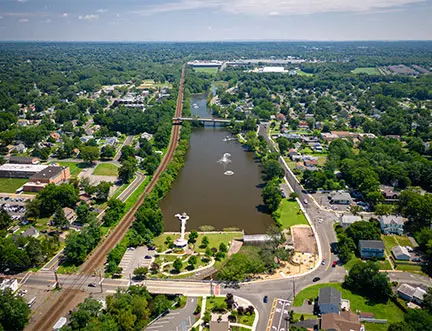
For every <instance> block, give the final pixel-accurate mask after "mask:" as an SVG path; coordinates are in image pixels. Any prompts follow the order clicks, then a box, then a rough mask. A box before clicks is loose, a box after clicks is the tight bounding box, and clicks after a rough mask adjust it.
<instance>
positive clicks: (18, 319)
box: [0, 289, 30, 331]
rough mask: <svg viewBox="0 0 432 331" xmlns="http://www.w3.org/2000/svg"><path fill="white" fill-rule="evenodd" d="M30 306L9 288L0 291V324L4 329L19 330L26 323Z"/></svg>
mask: <svg viewBox="0 0 432 331" xmlns="http://www.w3.org/2000/svg"><path fill="white" fill-rule="evenodd" d="M29 317H30V308H29V307H28V306H27V304H26V302H25V301H24V299H23V298H22V297H20V296H14V295H13V294H12V291H10V290H9V289H7V290H5V291H0V326H1V327H2V329H4V330H11V331H15V330H16V331H20V330H23V329H24V326H25V325H26V324H27V323H28V320H29Z"/></svg>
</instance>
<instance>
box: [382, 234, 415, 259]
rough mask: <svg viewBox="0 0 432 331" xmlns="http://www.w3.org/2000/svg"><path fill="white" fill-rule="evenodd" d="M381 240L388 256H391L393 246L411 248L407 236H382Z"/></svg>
mask: <svg viewBox="0 0 432 331" xmlns="http://www.w3.org/2000/svg"><path fill="white" fill-rule="evenodd" d="M381 239H382V240H383V241H384V246H385V251H386V253H387V254H388V255H391V249H392V248H393V247H394V246H398V245H401V246H411V241H410V240H409V239H408V237H407V236H397V235H382V236H381Z"/></svg>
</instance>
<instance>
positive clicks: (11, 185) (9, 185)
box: [0, 178, 28, 193]
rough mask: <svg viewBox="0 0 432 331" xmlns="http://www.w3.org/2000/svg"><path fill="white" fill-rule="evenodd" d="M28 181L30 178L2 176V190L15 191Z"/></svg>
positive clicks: (0, 184) (0, 188) (0, 190)
mask: <svg viewBox="0 0 432 331" xmlns="http://www.w3.org/2000/svg"><path fill="white" fill-rule="evenodd" d="M27 182H28V179H26V178H0V192H2V193H15V192H16V190H18V189H19V188H20V187H21V186H23V185H24V184H25V183H27Z"/></svg>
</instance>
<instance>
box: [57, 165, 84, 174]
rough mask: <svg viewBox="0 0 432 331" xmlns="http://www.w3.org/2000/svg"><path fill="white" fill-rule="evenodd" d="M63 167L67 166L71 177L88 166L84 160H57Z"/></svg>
mask: <svg viewBox="0 0 432 331" xmlns="http://www.w3.org/2000/svg"><path fill="white" fill-rule="evenodd" d="M57 163H58V164H59V165H61V166H63V167H69V171H70V174H71V176H72V177H77V176H78V175H79V174H80V172H81V171H82V170H83V169H84V168H88V164H86V163H84V162H57Z"/></svg>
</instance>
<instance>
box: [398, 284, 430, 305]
mask: <svg viewBox="0 0 432 331" xmlns="http://www.w3.org/2000/svg"><path fill="white" fill-rule="evenodd" d="M397 294H398V295H399V297H401V298H402V299H404V300H407V301H410V302H411V301H412V302H414V303H415V304H417V305H421V304H422V303H423V297H424V295H425V294H426V291H425V290H423V289H422V288H420V287H413V286H411V285H408V284H401V285H400V286H399V287H398V289H397Z"/></svg>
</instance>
